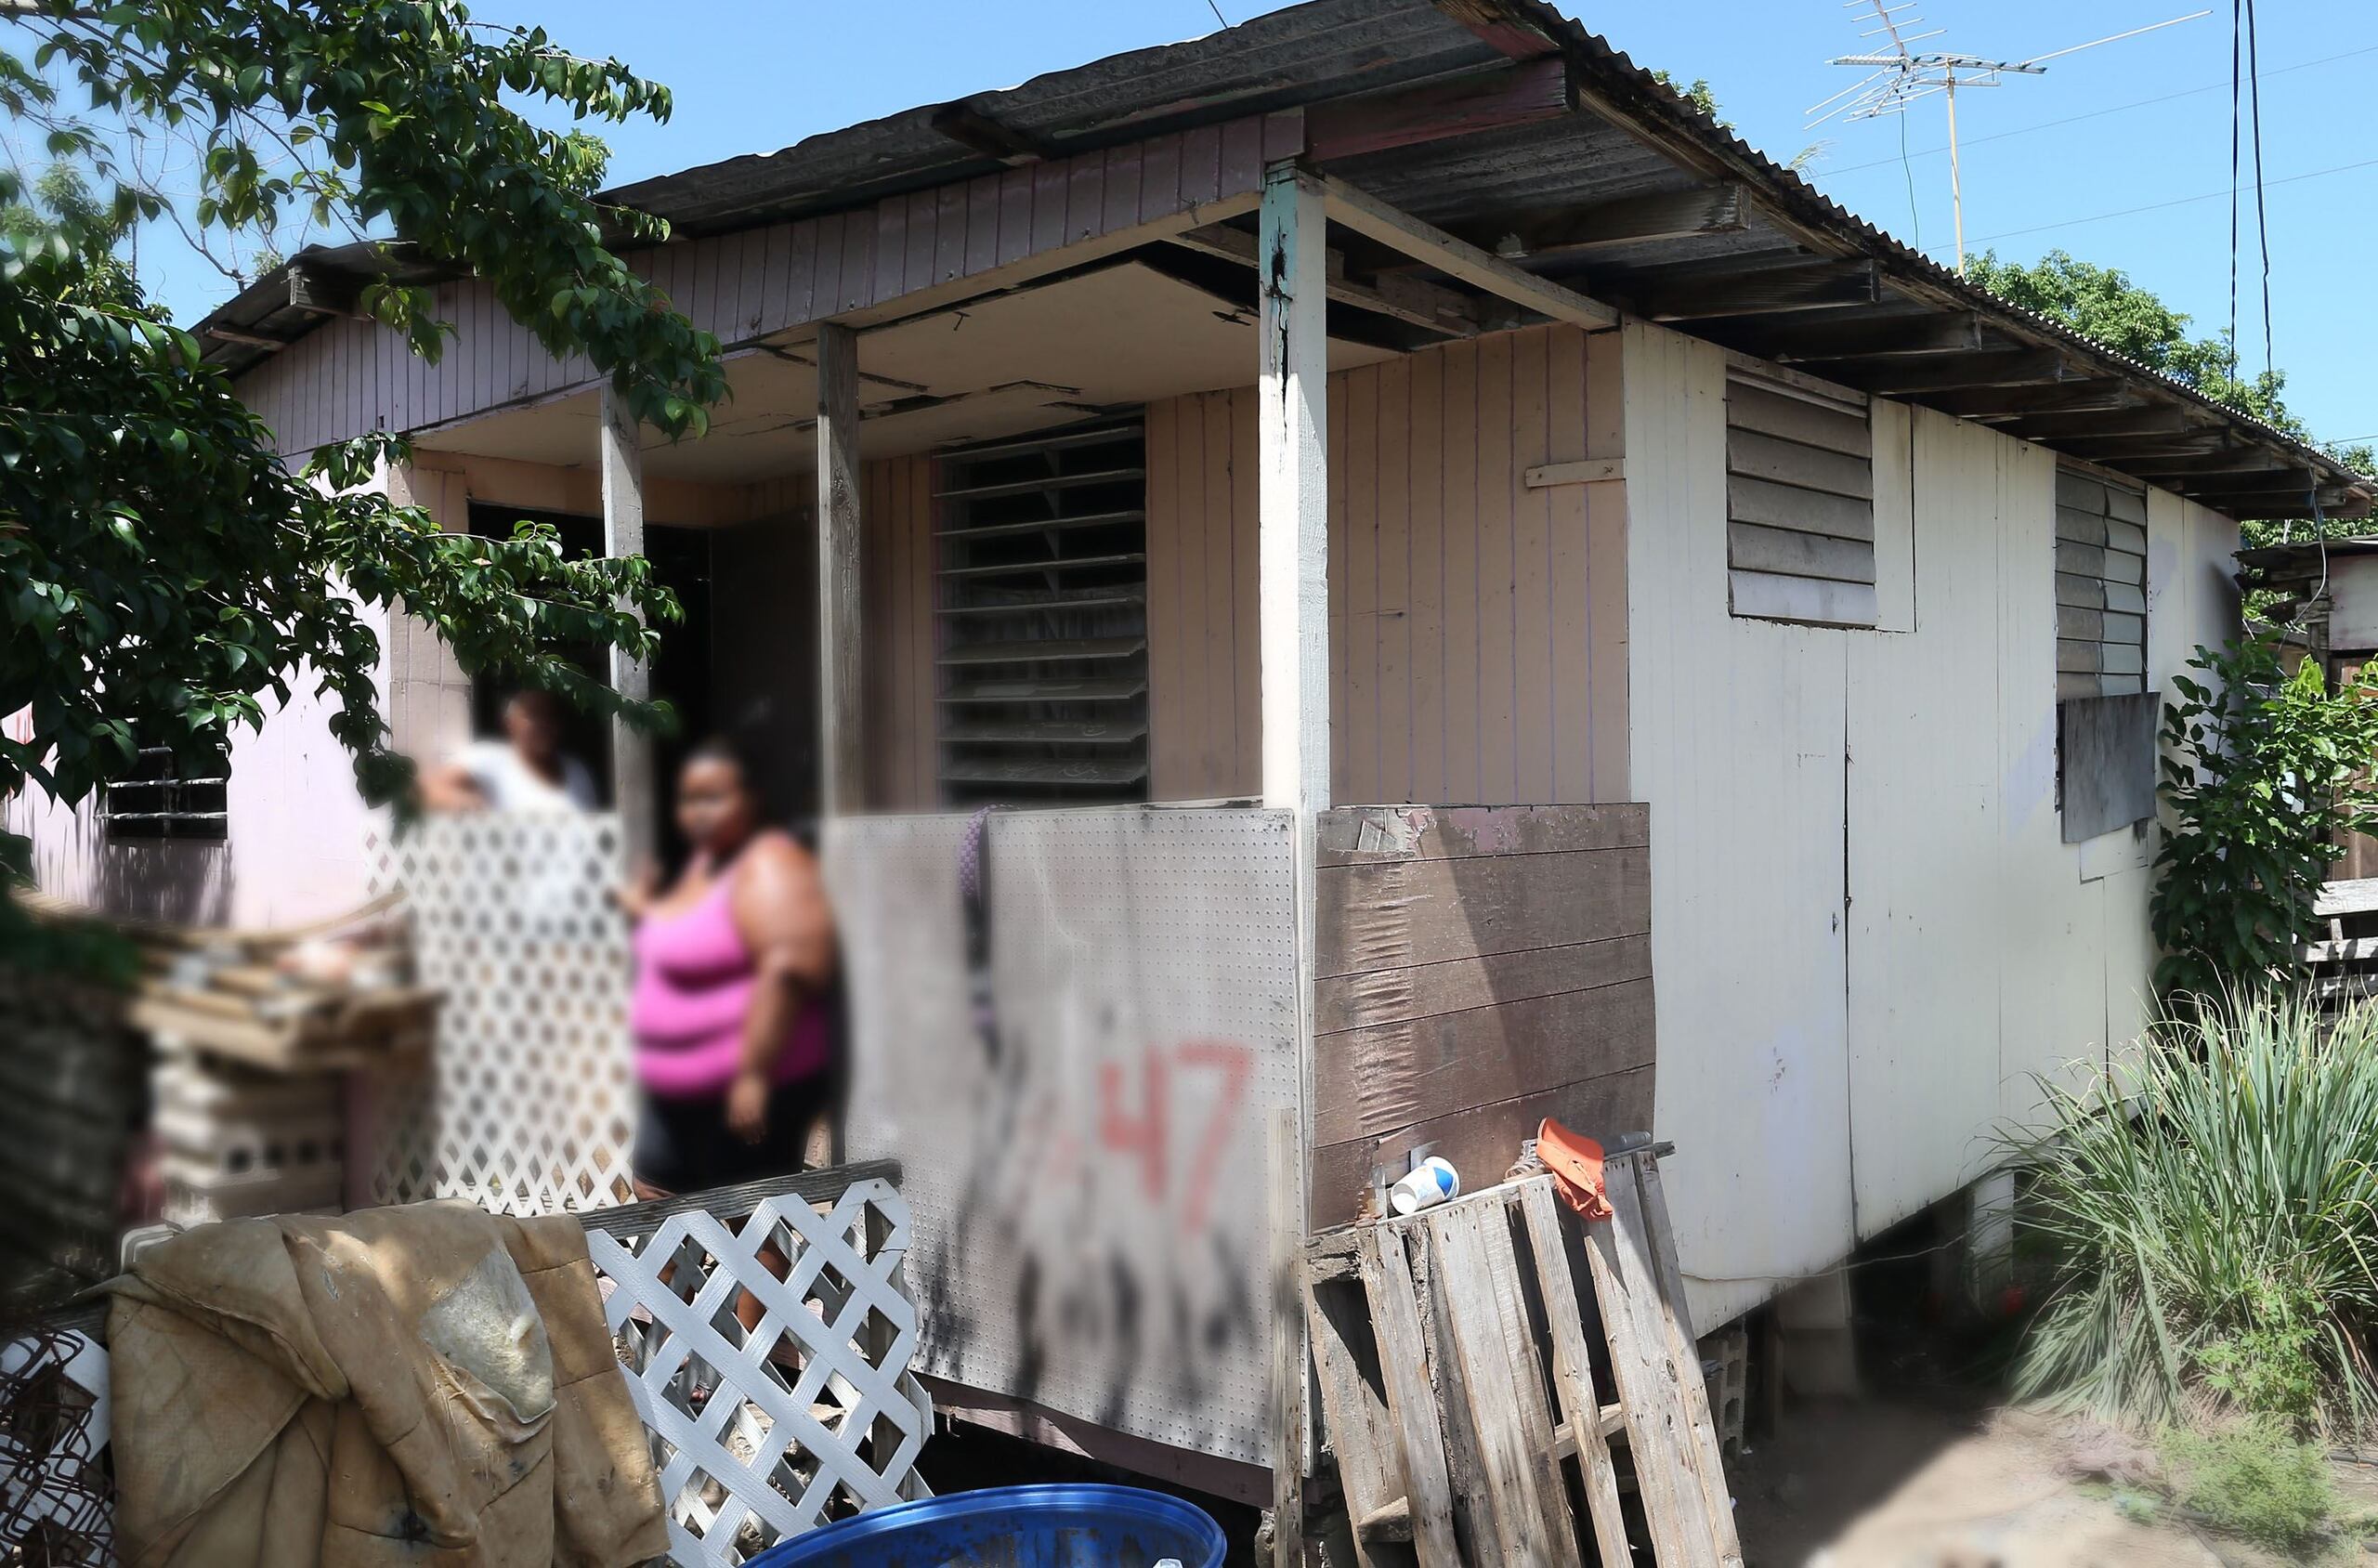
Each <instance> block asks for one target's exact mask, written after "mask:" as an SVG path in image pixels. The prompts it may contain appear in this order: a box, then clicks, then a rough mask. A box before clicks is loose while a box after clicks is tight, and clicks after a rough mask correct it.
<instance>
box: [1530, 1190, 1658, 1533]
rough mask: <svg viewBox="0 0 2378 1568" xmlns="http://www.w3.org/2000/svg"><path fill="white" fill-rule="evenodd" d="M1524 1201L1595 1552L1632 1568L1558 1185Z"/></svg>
mask: <svg viewBox="0 0 2378 1568" xmlns="http://www.w3.org/2000/svg"><path fill="white" fill-rule="evenodd" d="M1519 1201H1520V1212H1521V1215H1522V1218H1523V1219H1524V1220H1525V1221H1526V1223H1527V1235H1528V1247H1529V1249H1530V1250H1531V1251H1532V1252H1534V1253H1535V1277H1536V1287H1537V1289H1538V1290H1539V1291H1540V1292H1541V1293H1542V1296H1543V1299H1544V1316H1545V1322H1546V1325H1547V1326H1548V1330H1549V1333H1550V1337H1551V1340H1552V1385H1553V1389H1554V1391H1555V1392H1556V1393H1557V1394H1558V1396H1559V1399H1560V1404H1561V1422H1562V1424H1563V1425H1564V1426H1566V1427H1567V1428H1568V1430H1569V1432H1570V1434H1571V1439H1572V1441H1573V1442H1574V1444H1575V1445H1576V1450H1577V1470H1578V1473H1579V1476H1580V1477H1581V1479H1582V1480H1583V1481H1584V1482H1585V1494H1586V1513H1587V1516H1588V1522H1590V1523H1591V1524H1592V1526H1593V1535H1594V1547H1595V1549H1596V1551H1597V1552H1599V1553H1600V1555H1601V1561H1602V1568H1626V1565H1627V1564H1629V1563H1631V1562H1632V1561H1634V1554H1633V1553H1632V1552H1631V1551H1629V1550H1628V1548H1627V1517H1626V1513H1625V1511H1624V1509H1623V1506H1622V1504H1621V1503H1620V1501H1619V1496H1618V1472H1617V1470H1615V1469H1614V1467H1613V1466H1612V1464H1611V1460H1610V1440H1609V1439H1608V1438H1607V1437H1605V1436H1604V1435H1603V1433H1602V1425H1601V1400H1600V1399H1599V1398H1597V1397H1596V1395H1595V1393H1594V1365H1593V1355H1592V1352H1590V1351H1589V1350H1588V1348H1587V1345H1586V1319H1585V1309H1584V1308H1583V1307H1582V1306H1581V1305H1580V1304H1579V1302H1578V1300H1577V1282H1576V1277H1575V1276H1574V1274H1571V1273H1570V1271H1569V1248H1568V1243H1567V1240H1566V1238H1565V1237H1564V1236H1563V1235H1562V1234H1561V1233H1562V1229H1563V1226H1562V1222H1561V1209H1558V1208H1557V1207H1556V1206H1555V1205H1554V1203H1553V1201H1552V1183H1550V1182H1549V1181H1547V1180H1542V1179H1539V1180H1536V1181H1532V1182H1527V1183H1522V1185H1521V1187H1520V1194H1519ZM1621 1419H1624V1412H1623V1410H1622V1413H1621Z"/></svg>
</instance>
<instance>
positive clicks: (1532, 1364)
mask: <svg viewBox="0 0 2378 1568" xmlns="http://www.w3.org/2000/svg"><path fill="white" fill-rule="evenodd" d="M1427 1229H1428V1235H1429V1245H1430V1248H1431V1282H1432V1284H1433V1285H1434V1287H1435V1289H1436V1291H1437V1293H1438V1300H1440V1301H1441V1302H1442V1303H1443V1305H1444V1321H1443V1325H1442V1326H1443V1328H1444V1339H1445V1341H1446V1343H1447V1344H1448V1346H1449V1348H1450V1350H1451V1351H1452V1359H1453V1360H1455V1361H1456V1362H1457V1363H1458V1365H1459V1366H1460V1368H1461V1385H1462V1390H1463V1392H1464V1393H1465V1395H1466V1396H1467V1397H1466V1400H1465V1402H1464V1404H1463V1405H1462V1406H1461V1407H1460V1408H1459V1409H1457V1411H1456V1413H1455V1419H1456V1420H1457V1421H1459V1420H1460V1418H1461V1417H1462V1416H1463V1415H1466V1416H1467V1417H1468V1418H1469V1424H1470V1429H1471V1431H1473V1432H1474V1434H1475V1435H1476V1438H1477V1443H1478V1458H1479V1465H1480V1471H1481V1474H1480V1480H1481V1481H1483V1483H1484V1491H1483V1496H1473V1497H1471V1498H1470V1506H1471V1508H1472V1509H1473V1511H1476V1512H1481V1513H1483V1516H1484V1521H1485V1527H1484V1528H1483V1529H1479V1530H1476V1531H1475V1532H1474V1534H1475V1535H1476V1537H1477V1544H1478V1545H1482V1546H1483V1544H1484V1543H1485V1542H1486V1541H1487V1540H1488V1539H1490V1538H1491V1539H1492V1541H1493V1542H1494V1543H1495V1545H1496V1548H1497V1556H1496V1561H1501V1562H1512V1563H1537V1562H1541V1563H1565V1562H1574V1561H1577V1539H1576V1530H1575V1526H1574V1523H1573V1522H1571V1520H1570V1517H1569V1499H1568V1493H1567V1490H1566V1488H1565V1487H1562V1486H1561V1484H1560V1472H1559V1470H1557V1469H1556V1468H1555V1467H1553V1466H1552V1465H1551V1464H1550V1463H1549V1459H1550V1452H1551V1446H1552V1422H1551V1418H1550V1415H1549V1406H1548V1402H1547V1400H1546V1398H1545V1392H1544V1386H1543V1380H1542V1379H1541V1377H1540V1375H1539V1374H1538V1371H1537V1366H1536V1361H1535V1346H1534V1345H1533V1344H1532V1343H1531V1342H1529V1339H1528V1337H1527V1315H1526V1310H1525V1307H1524V1304H1523V1303H1522V1301H1521V1300H1520V1298H1519V1264H1518V1260H1517V1259H1516V1258H1515V1257H1514V1256H1513V1255H1512V1249H1511V1235H1510V1222H1509V1209H1508V1206H1507V1205H1506V1204H1505V1203H1504V1202H1502V1201H1495V1202H1480V1203H1469V1204H1457V1205H1455V1206H1453V1207H1451V1208H1447V1209H1437V1210H1434V1211H1432V1212H1431V1214H1430V1215H1429V1216H1428V1227H1427Z"/></svg>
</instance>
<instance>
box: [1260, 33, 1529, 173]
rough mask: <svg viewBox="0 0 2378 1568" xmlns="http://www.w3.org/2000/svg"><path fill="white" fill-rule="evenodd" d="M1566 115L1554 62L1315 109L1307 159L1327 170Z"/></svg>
mask: <svg viewBox="0 0 2378 1568" xmlns="http://www.w3.org/2000/svg"><path fill="white" fill-rule="evenodd" d="M1568 112H1569V72H1568V67H1567V65H1566V64H1565V63H1564V62H1563V61H1561V60H1560V59H1540V60H1529V61H1526V62H1525V63H1523V64H1519V65H1510V66H1506V67H1503V68H1502V69H1500V70H1496V71H1486V72H1479V73H1477V74H1476V75H1471V76H1457V77H1455V78H1453V79H1452V80H1451V81H1445V82H1431V83H1427V84H1425V85H1420V86H1418V87H1407V88H1404V89H1401V90H1399V91H1395V92H1389V93H1374V94H1370V95H1368V96H1365V97H1363V98H1341V99H1339V100H1338V101H1336V102H1333V103H1324V104H1318V105H1315V106H1314V107H1313V110H1312V111H1311V112H1310V115H1309V118H1308V123H1307V136H1308V141H1307V149H1306V150H1307V152H1308V154H1309V155H1310V156H1311V157H1313V159H1315V160H1317V161H1319V162H1322V163H1327V162H1329V161H1330V160H1332V159H1336V158H1352V157H1354V156H1356V155H1358V154H1361V153H1365V152H1384V151H1387V150H1390V149H1392V148H1398V147H1411V146H1415V145H1418V143H1421V142H1431V141H1443V140H1445V139H1447V138H1449V137H1460V136H1470V135H1472V134H1474V133H1476V132H1479V131H1491V130H1498V129H1502V128H1505V127H1509V126H1512V125H1527V124H1535V123H1536V122H1537V121H1541V120H1551V119H1558V118H1559V117H1561V115H1564V114H1566V113H1568Z"/></svg>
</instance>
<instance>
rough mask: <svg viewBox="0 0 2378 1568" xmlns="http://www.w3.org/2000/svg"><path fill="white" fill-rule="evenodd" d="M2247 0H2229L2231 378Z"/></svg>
mask: <svg viewBox="0 0 2378 1568" xmlns="http://www.w3.org/2000/svg"><path fill="white" fill-rule="evenodd" d="M2245 15H2246V7H2245V0H2229V379H2230V380H2232V381H2235V380H2237V379H2238V138H2239V132H2240V131H2241V128H2242V126H2243V122H2244V115H2243V113H2242V111H2241V95H2242V91H2243V86H2244V84H2243V82H2242V81H2241V78H2240V75H2239V72H2240V66H2239V56H2238V50H2239V46H2240V45H2241V43H2243V41H2244V39H2245V34H2246V20H2245Z"/></svg>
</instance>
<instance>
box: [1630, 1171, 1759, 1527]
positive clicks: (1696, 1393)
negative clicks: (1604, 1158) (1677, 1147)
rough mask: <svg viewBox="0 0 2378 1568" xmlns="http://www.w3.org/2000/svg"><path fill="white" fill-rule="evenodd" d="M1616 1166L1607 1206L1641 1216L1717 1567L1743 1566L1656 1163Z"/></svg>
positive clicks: (1673, 1229)
mask: <svg viewBox="0 0 2378 1568" xmlns="http://www.w3.org/2000/svg"><path fill="white" fill-rule="evenodd" d="M1617 1164H1618V1167H1619V1174H1618V1177H1617V1179H1616V1180H1615V1181H1614V1182H1613V1183H1611V1185H1612V1187H1613V1189H1614V1191H1613V1196H1612V1200H1611V1207H1612V1209H1613V1210H1614V1211H1616V1210H1617V1209H1619V1206H1620V1204H1621V1203H1622V1202H1627V1201H1628V1200H1629V1199H1631V1200H1632V1202H1631V1204H1630V1206H1629V1207H1630V1209H1632V1210H1633V1211H1635V1212H1640V1215H1641V1217H1642V1227H1641V1234H1642V1235H1643V1237H1644V1239H1645V1241H1646V1242H1647V1243H1648V1244H1649V1246H1650V1249H1651V1257H1652V1264H1653V1272H1654V1274H1656V1276H1657V1278H1658V1281H1659V1288H1660V1295H1661V1298H1662V1300H1664V1302H1665V1303H1666V1308H1667V1310H1666V1312H1665V1313H1661V1316H1660V1321H1661V1322H1662V1323H1664V1324H1666V1326H1667V1333H1668V1353H1669V1354H1670V1355H1671V1356H1672V1357H1674V1358H1675V1360H1676V1364H1677V1365H1679V1367H1680V1368H1682V1370H1683V1373H1684V1375H1683V1376H1682V1377H1680V1378H1679V1379H1678V1382H1677V1392H1678V1394H1679V1396H1680V1397H1681V1398H1682V1400H1683V1403H1684V1418H1685V1427H1686V1431H1687V1432H1688V1434H1689V1440H1688V1449H1689V1453H1690V1457H1691V1458H1692V1468H1693V1472H1694V1473H1695V1474H1696V1475H1697V1476H1698V1477H1699V1478H1700V1482H1701V1505H1702V1511H1703V1515H1704V1517H1705V1519H1706V1520H1707V1521H1708V1529H1709V1535H1710V1539H1711V1543H1712V1544H1713V1545H1714V1546H1715V1547H1716V1548H1717V1553H1718V1565H1719V1568H1742V1561H1743V1551H1742V1542H1741V1539H1740V1537H1739V1535H1737V1534H1736V1532H1735V1529H1734V1509H1733V1498H1732V1496H1731V1492H1730V1490H1729V1488H1728V1487H1727V1485H1726V1468H1725V1457H1724V1456H1723V1455H1722V1454H1721V1453H1720V1452H1719V1451H1718V1426H1717V1423H1716V1421H1714V1420H1713V1419H1711V1418H1710V1414H1709V1391H1708V1386H1707V1384H1706V1383H1705V1382H1704V1381H1703V1379H1702V1377H1701V1354H1700V1351H1699V1349H1698V1347H1697V1346H1696V1344H1695V1342H1694V1339H1693V1334H1692V1316H1691V1313H1690V1311H1689V1309H1688V1308H1687V1306H1686V1304H1685V1294H1684V1270H1683V1267H1682V1266H1681V1265H1680V1264H1679V1262H1678V1261H1677V1252H1676V1228H1675V1226H1674V1225H1673V1224H1672V1223H1671V1222H1670V1221H1669V1218H1668V1200H1667V1195H1666V1191H1665V1190H1664V1188H1663V1187H1662V1185H1661V1183H1660V1166H1659V1161H1658V1160H1657V1159H1655V1158H1654V1157H1653V1156H1651V1155H1650V1154H1648V1153H1637V1154H1632V1155H1623V1156H1619V1159H1618V1161H1617ZM1630 1186H1631V1188H1632V1190H1631V1192H1630V1190H1629V1189H1630Z"/></svg>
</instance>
